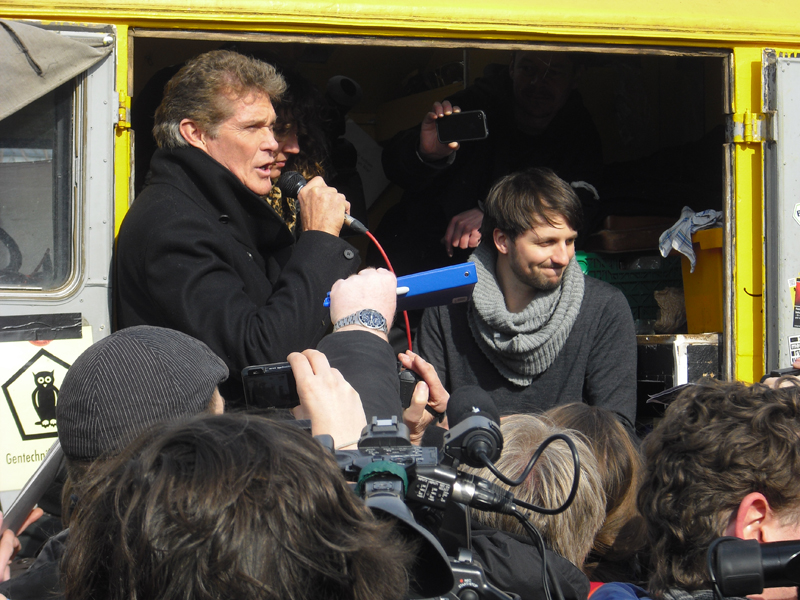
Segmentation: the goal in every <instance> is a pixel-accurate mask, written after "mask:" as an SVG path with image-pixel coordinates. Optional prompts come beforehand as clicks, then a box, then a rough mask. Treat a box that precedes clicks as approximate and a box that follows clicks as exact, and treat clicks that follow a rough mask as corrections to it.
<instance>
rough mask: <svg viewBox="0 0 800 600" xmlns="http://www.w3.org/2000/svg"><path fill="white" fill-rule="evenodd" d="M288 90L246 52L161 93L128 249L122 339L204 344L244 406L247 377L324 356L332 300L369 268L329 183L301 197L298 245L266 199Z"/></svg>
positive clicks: (185, 71)
mask: <svg viewBox="0 0 800 600" xmlns="http://www.w3.org/2000/svg"><path fill="white" fill-rule="evenodd" d="M285 88H286V85H285V82H284V81H283V79H282V77H281V76H280V75H279V74H278V73H277V72H276V71H275V69H274V68H273V67H272V66H271V65H268V64H266V63H263V62H261V61H258V60H255V59H252V58H248V57H245V56H243V55H240V54H237V53H235V52H231V51H226V50H218V51H213V52H208V53H206V54H202V55H200V56H198V57H196V58H194V59H193V60H191V61H189V62H188V63H187V64H186V66H184V67H183V68H182V69H181V70H180V71H179V72H178V73H177V74H176V75H175V76H174V77H173V78H172V79H171V80H170V82H169V83H168V84H167V86H166V88H165V90H164V99H163V101H162V103H161V105H160V106H159V108H158V110H157V111H156V116H155V127H154V129H153V135H154V137H155V139H156V142H157V143H158V146H159V150H157V151H156V153H155V155H154V156H153V159H152V161H151V164H150V175H149V179H148V185H147V187H146V188H145V189H144V190H143V191H142V193H141V194H140V195H139V196H138V197H137V199H136V201H135V202H134V204H133V205H132V207H131V209H130V210H129V212H128V214H127V215H126V217H125V220H124V221H123V223H122V226H121V228H120V232H119V237H118V241H117V255H116V279H115V289H116V292H117V296H116V319H117V325H118V327H120V328H124V327H129V326H132V325H142V324H148V325H157V326H161V327H169V328H172V329H177V330H179V331H183V332H185V333H188V334H189V335H192V336H193V337H195V338H197V339H200V340H202V341H204V342H205V343H206V344H207V345H208V346H209V347H210V348H211V349H212V350H213V351H214V352H215V353H216V354H217V355H219V356H220V357H221V358H222V359H223V360H224V361H225V363H226V364H227V365H228V367H229V369H230V371H231V377H230V379H229V380H228V382H226V384H225V385H224V386H223V387H222V389H221V392H222V395H223V396H224V397H225V398H226V400H227V401H228V402H229V403H233V404H234V405H235V404H236V403H237V401H238V400H239V399H240V398H241V397H242V388H241V379H240V372H241V370H242V368H244V367H245V366H248V365H253V364H263V363H272V362H279V361H284V360H286V357H287V355H288V354H289V353H291V352H294V351H300V350H304V349H306V348H311V347H314V346H316V344H317V343H318V342H319V341H320V339H321V338H322V336H323V335H324V333H325V331H326V329H327V327H328V325H329V323H330V317H329V314H328V309H326V308H324V307H323V301H324V299H325V294H326V293H327V292H328V290H330V288H331V285H332V284H333V283H334V282H335V281H336V280H337V279H342V278H346V277H347V276H348V275H350V274H352V273H355V272H356V270H357V268H358V265H359V258H358V253H357V251H356V250H355V249H354V248H353V247H352V246H350V245H349V244H348V243H347V242H345V241H343V240H341V239H339V237H338V235H339V231H340V229H341V227H342V224H343V221H344V215H345V213H346V212H347V211H348V210H349V204H348V203H347V201H346V200H345V198H344V196H343V195H342V194H339V193H337V191H336V190H335V189H334V188H331V187H328V186H327V185H326V184H325V182H324V181H323V180H322V179H321V178H314V179H312V180H311V181H309V182H308V184H307V185H306V187H305V188H303V190H302V191H301V192H300V194H299V198H298V200H299V204H300V209H301V212H302V230H301V232H300V235H299V237H298V238H297V239H296V238H295V237H294V236H293V235H292V234H291V233H290V231H289V229H288V228H287V226H286V224H285V223H284V222H283V220H282V219H281V218H280V217H279V216H278V214H277V213H276V212H275V211H274V210H273V209H272V208H271V207H270V206H269V204H268V203H267V202H265V201H264V200H263V197H264V196H266V194H267V193H268V192H269V190H270V187H271V182H270V178H269V173H270V165H271V164H272V163H273V162H274V160H275V158H274V152H275V151H276V149H277V147H278V145H277V142H276V141H275V138H274V136H273V132H272V127H273V124H274V122H275V110H274V107H273V103H275V102H277V101H278V100H279V99H280V97H281V94H282V93H283V92H284V91H285Z"/></svg>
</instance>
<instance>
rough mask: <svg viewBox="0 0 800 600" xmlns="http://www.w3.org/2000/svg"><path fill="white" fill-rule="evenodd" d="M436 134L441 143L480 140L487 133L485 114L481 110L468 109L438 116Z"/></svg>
mask: <svg viewBox="0 0 800 600" xmlns="http://www.w3.org/2000/svg"><path fill="white" fill-rule="evenodd" d="M436 135H437V136H438V138H439V141H440V142H441V143H442V144H449V143H450V142H467V141H470V140H482V139H484V138H486V137H487V136H488V135H489V128H488V127H487V126H486V114H485V113H484V112H483V111H482V110H468V111H465V112H459V113H453V114H451V115H447V116H444V117H439V118H438V119H436Z"/></svg>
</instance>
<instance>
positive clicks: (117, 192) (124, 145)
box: [114, 25, 131, 234]
mask: <svg viewBox="0 0 800 600" xmlns="http://www.w3.org/2000/svg"><path fill="white" fill-rule="evenodd" d="M117 92H118V93H119V97H120V99H121V102H120V106H121V107H123V108H124V107H125V106H126V105H127V106H128V107H129V106H130V103H129V102H128V28H127V26H125V25H119V26H117ZM124 112H127V111H124ZM124 112H123V111H121V115H120V120H122V114H124ZM126 120H127V119H126ZM130 180H131V134H130V129H129V128H127V127H117V129H116V131H115V139H114V233H115V234H116V232H117V231H119V226H120V224H121V223H122V217H124V216H125V213H126V212H128V196H129V194H130Z"/></svg>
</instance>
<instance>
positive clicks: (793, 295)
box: [762, 49, 800, 371]
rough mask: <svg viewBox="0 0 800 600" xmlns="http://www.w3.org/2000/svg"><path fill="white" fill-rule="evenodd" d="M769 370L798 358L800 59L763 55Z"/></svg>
mask: <svg viewBox="0 0 800 600" xmlns="http://www.w3.org/2000/svg"><path fill="white" fill-rule="evenodd" d="M762 67H763V69H762V73H763V88H764V98H763V102H764V112H765V114H766V116H767V117H766V120H765V128H764V129H765V137H766V138H767V140H768V141H767V142H766V143H765V150H764V190H765V207H764V246H765V247H764V252H765V264H766V271H765V281H766V283H765V290H764V293H765V294H766V301H765V307H766V319H765V321H766V322H765V325H766V363H767V364H766V369H767V371H769V370H770V369H775V368H782V367H788V366H790V365H791V363H792V361H793V360H794V359H795V358H798V357H800V294H798V293H797V290H798V282H800V57H798V56H797V55H795V54H791V55H790V54H786V53H782V52H777V51H775V50H770V49H767V50H765V51H764V53H763V59H762Z"/></svg>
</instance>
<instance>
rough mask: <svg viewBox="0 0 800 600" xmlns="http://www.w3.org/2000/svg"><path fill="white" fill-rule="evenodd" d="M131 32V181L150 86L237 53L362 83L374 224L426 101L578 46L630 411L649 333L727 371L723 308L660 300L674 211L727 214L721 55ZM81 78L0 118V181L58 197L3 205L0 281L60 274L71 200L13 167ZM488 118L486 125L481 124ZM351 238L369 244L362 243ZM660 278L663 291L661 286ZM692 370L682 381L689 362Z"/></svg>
mask: <svg viewBox="0 0 800 600" xmlns="http://www.w3.org/2000/svg"><path fill="white" fill-rule="evenodd" d="M129 33H130V36H131V37H130V38H129V47H128V57H129V67H130V68H129V74H128V76H129V81H128V93H129V94H130V95H131V96H132V109H131V116H132V119H131V120H132V125H133V140H134V149H135V152H134V165H133V177H134V185H133V186H132V189H133V187H135V188H139V187H140V186H141V185H142V182H143V180H144V177H145V175H146V173H147V168H148V164H147V163H148V154H147V152H152V145H153V142H152V136H151V133H150V131H149V127H148V126H147V123H148V117H149V118H152V115H151V114H150V115H148V114H147V113H148V112H149V111H153V110H154V108H155V106H154V105H152V100H151V105H150V107H149V108H148V105H147V103H146V102H143V101H142V98H144V97H146V96H147V95H148V94H150V95H152V88H153V87H154V86H155V88H156V89H158V87H159V86H162V85H163V82H164V81H166V79H164V77H165V74H170V73H173V72H175V70H176V69H177V67H179V66H180V65H182V64H183V63H184V62H185V61H186V60H188V59H189V58H191V57H193V56H195V55H197V54H200V53H202V52H205V51H208V50H212V49H217V48H223V47H225V48H233V49H237V50H239V51H241V52H244V53H251V54H254V55H256V56H259V57H261V58H266V59H269V60H272V61H275V62H277V63H279V64H281V65H283V66H284V67H289V68H291V69H293V70H294V71H296V72H298V73H299V74H301V75H302V76H303V77H305V78H306V79H307V80H308V81H310V82H311V83H313V84H314V85H315V86H316V87H317V88H318V89H319V90H320V91H321V93H322V94H324V93H325V92H326V90H327V89H328V85H329V82H330V81H331V80H332V78H336V77H337V76H344V77H347V78H350V79H352V80H353V81H355V82H356V83H357V84H358V86H359V87H360V90H361V91H360V94H358V95H357V97H358V101H357V103H355V104H354V105H353V106H350V107H347V109H346V111H345V112H346V114H344V119H345V121H346V127H345V133H344V137H345V138H346V139H347V140H348V141H350V142H352V144H353V145H354V146H355V148H356V149H357V151H358V157H357V160H358V162H357V164H358V170H359V173H360V175H361V179H362V181H363V185H364V193H365V198H366V204H367V209H368V225H369V227H370V229H371V230H373V231H374V230H375V229H376V227H377V226H378V224H379V222H380V219H381V217H382V216H383V214H384V213H385V212H386V211H387V210H388V209H389V208H390V207H391V206H392V205H393V204H395V203H396V202H398V201H399V199H400V197H401V194H402V190H401V189H399V188H398V187H397V186H396V185H394V184H392V183H390V182H389V181H388V180H387V179H386V178H385V177H384V175H383V172H382V169H381V164H380V154H381V148H382V145H384V144H385V143H386V142H387V141H388V140H390V139H391V138H392V136H393V135H395V134H396V133H397V132H399V131H402V130H404V129H407V128H409V127H413V126H415V125H417V124H418V123H419V122H420V121H421V119H422V117H423V116H424V114H425V113H426V112H427V110H428V109H429V107H430V106H431V105H432V103H433V102H434V101H436V100H441V99H443V98H445V97H446V96H448V95H449V94H452V93H454V92H456V91H458V90H460V89H462V88H463V87H465V86H466V85H469V84H471V83H473V82H474V81H475V80H476V79H477V78H479V77H482V76H485V75H487V74H490V73H492V72H493V71H494V70H497V69H505V68H508V65H509V63H510V61H511V58H512V55H513V52H514V51H515V50H520V49H531V50H536V49H547V50H550V51H564V52H577V53H580V56H581V60H580V64H581V67H580V76H579V79H578V83H577V87H578V90H579V91H580V93H581V96H582V98H583V102H584V104H585V106H586V108H587V109H588V110H589V112H590V113H591V115H592V118H593V120H594V123H595V126H596V128H597V130H598V132H599V134H600V136H601V139H602V146H603V150H602V152H603V156H602V163H603V165H604V169H603V175H602V177H601V179H600V181H599V182H598V185H597V186H596V187H597V188H598V191H599V193H600V197H601V203H602V206H603V214H602V215H601V216H602V218H600V219H598V220H597V222H596V226H595V228H594V231H593V232H592V233H591V234H590V235H589V236H588V237H587V238H586V239H585V240H582V242H581V246H580V248H581V250H582V252H583V254H582V255H581V265H582V267H583V268H584V271H585V272H587V273H588V274H589V275H592V276H595V277H598V278H600V279H604V280H606V281H609V282H610V283H612V284H614V285H617V287H620V289H622V290H623V292H624V293H625V295H626V297H627V298H628V300H629V303H630V304H631V310H632V313H633V316H634V319H635V321H636V326H637V333H639V334H640V339H639V343H640V346H644V350H643V349H642V348H640V378H639V379H640V388H641V390H642V391H641V395H642V398H643V400H642V403H640V410H641V408H643V407H644V399H646V398H647V396H648V395H649V394H652V393H655V392H658V391H661V390H663V389H666V388H669V387H672V385H674V384H676V383H680V381H677V380H676V378H675V375H674V373H672V372H671V371H670V369H669V368H666V367H665V368H664V369H661V367H658V366H656V367H653V369H651V371H652V372H648V371H647V369H649V368H650V367H647V366H645V367H643V366H642V364H643V363H647V360H646V358H647V357H646V354H647V348H649V347H650V346H648V340H651V341H652V340H657V339H658V337H659V334H661V335H666V336H672V335H677V334H687V333H688V334H693V333H704V334H705V333H711V334H714V335H715V336H716V337H715V338H714V339H715V340H717V341H715V342H714V343H713V344H712V345H713V346H714V350H713V352H711V353H707V354H706V355H704V356H703V357H702V358H701V359H700V362H699V364H698V366H697V368H696V371H697V372H696V373H694V375H696V376H700V375H713V376H720V377H725V376H726V368H727V367H726V365H725V360H724V358H723V356H722V348H723V345H724V344H723V340H722V333H723V330H724V327H723V325H722V321H721V317H720V320H719V321H716V322H712V323H708V322H704V323H701V324H698V323H694V324H692V323H689V324H687V321H686V317H685V312H681V308H680V306H679V307H677V308H671V307H670V304H669V295H670V293H672V297H673V298H674V297H677V303H678V304H679V305H681V304H683V291H682V289H683V281H684V278H683V277H682V270H681V258H680V256H677V255H675V256H669V257H667V258H666V259H664V258H662V257H661V255H660V253H659V251H658V238H659V235H660V234H661V233H662V232H663V231H664V230H666V229H668V228H669V227H671V226H672V225H673V224H674V223H675V222H676V221H677V220H678V218H679V217H680V215H681V210H682V209H683V207H689V208H691V209H692V210H693V211H695V212H699V211H703V210H707V209H713V210H716V211H722V212H723V213H724V214H725V218H726V219H730V218H731V217H732V215H730V214H727V213H729V212H730V209H728V208H726V206H727V204H728V201H727V200H728V198H727V195H728V194H729V192H728V191H727V190H728V189H729V188H730V181H729V180H728V178H729V175H728V174H729V173H730V172H731V171H730V168H729V164H728V163H729V161H730V158H729V153H728V151H727V150H726V134H725V126H726V116H727V115H728V114H729V113H731V112H732V110H731V99H730V98H731V75H730V72H731V52H730V50H728V49H725V48H719V49H713V48H712V49H709V48H677V47H655V46H640V47H636V46H592V47H588V46H579V45H547V44H541V43H537V44H527V43H522V42H514V43H512V42H476V41H466V40H435V39H429V40H423V39H399V38H398V39H395V38H346V37H312V36H291V35H271V34H257V33H232V32H212V31H208V32H198V31H180V30H156V29H143V28H132V29H131V30H130V31H129ZM75 89H77V87H76V86H75V85H74V83H73V84H65V86H62V87H61V88H58V89H56V90H55V91H54V92H51V93H50V94H48V95H47V96H45V97H44V98H42V99H40V100H38V101H36V102H35V103H33V104H31V105H30V106H29V107H27V108H26V109H23V111H21V112H19V113H18V114H17V115H16V116H15V118H13V119H4V120H2V121H0V189H3V188H5V189H6V190H8V189H10V188H8V187H7V183H8V182H6V183H3V182H4V181H5V179H4V177H6V178H9V177H10V178H12V179H13V181H15V182H17V183H16V184H15V185H17V186H18V187H20V186H21V184H22V183H24V182H25V181H36V182H38V185H39V187H45V188H47V189H40V190H38V191H37V192H36V193H35V194H33V192H30V193H28V192H26V195H20V196H19V198H32V197H33V196H36V197H39V198H46V200H43V201H42V202H44V203H45V204H46V203H49V202H51V199H52V203H53V204H52V205H53V207H54V209H53V211H52V212H51V211H49V210H47V207H46V206H45V205H44V204H43V205H42V206H41V207H40V209H37V210H36V212H37V214H40V215H43V217H42V218H43V219H44V220H45V221H46V222H42V223H39V222H38V221H37V220H36V219H18V218H16V217H15V216H14V215H15V212H19V211H22V210H26V212H30V211H31V209H32V208H33V206H35V205H32V204H31V203H30V201H29V200H25V201H22V200H19V201H15V202H12V201H7V200H4V203H3V211H2V213H0V242H2V243H0V287H3V288H11V289H13V288H15V287H24V288H25V289H37V288H38V289H48V288H52V287H56V286H57V285H59V281H62V280H63V278H64V277H66V273H67V272H68V269H67V268H66V267H65V266H64V265H63V264H62V263H61V262H60V261H59V258H58V256H60V255H61V254H64V252H66V250H65V249H64V248H66V247H67V246H68V245H69V244H70V243H71V242H70V238H69V232H70V231H71V230H72V227H71V225H70V223H69V222H68V213H69V211H68V210H66V208H65V207H66V206H67V205H68V204H69V202H70V201H71V198H72V195H71V193H70V189H69V187H64V182H63V180H62V179H59V177H58V176H57V175H53V174H52V173H58V172H59V169H61V167H58V166H56V168H52V165H51V166H50V167H47V169H46V170H47V173H45V174H44V175H42V174H35V175H34V176H32V177H28V176H24V177H22V176H21V175H20V169H23V168H24V169H40V170H41V169H43V168H44V166H43V165H41V164H40V163H42V161H45V162H46V161H51V162H52V161H53V160H56V161H57V160H59V159H58V158H57V157H58V156H59V155H60V156H64V155H66V154H67V152H64V150H66V149H68V148H71V147H75V140H74V139H73V138H72V137H71V136H70V134H69V130H70V124H71V125H73V126H75V123H76V122H79V121H80V119H81V118H82V117H80V114H81V111H80V110H79V108H80V106H81V102H83V100H81V99H80V94H79V93H78V92H75V94H72V93H70V90H75ZM148 90H150V91H149V92H148ZM43 115H44V118H42V116H43ZM143 117H145V118H144V119H143ZM489 128H490V135H491V124H489ZM148 146H150V148H151V149H150V150H148ZM59 149H60V150H59ZM26 153H27V154H26ZM54 157H55V158H54ZM70 164H71V163H70ZM12 165H13V166H12ZM68 166H69V165H68ZM6 173H10V174H11V175H8V176H6V175H4V174H6ZM21 177H22V178H21ZM26 185H27V184H26ZM20 189H21V187H20ZM28 189H29V190H30V189H31V188H28ZM31 194H33V196H31ZM65 203H66V204H65ZM59 211H61V212H59ZM62 213H63V214H62ZM65 219H66V220H65ZM9 240H10V241H9ZM355 243H356V244H357V245H358V244H361V245H362V249H363V248H366V245H367V240H366V239H363V240H356V242H355ZM720 246H722V244H721V243H720ZM59 248H62V250H61V252H60V253H59V250H58V249H59ZM721 252H722V249H721V248H720V249H719V253H720V254H721ZM67 254H68V252H67ZM18 275H19V276H18ZM719 281H720V283H719V287H720V289H716V290H713V291H714V293H715V294H716V295H717V296H718V297H719V306H720V308H719V310H717V309H716V305H714V306H713V307H712V308H713V309H714V310H713V311H712V312H714V313H717V314H718V315H719V314H721V313H722V308H721V306H722V293H723V290H722V289H721V286H722V283H721V281H722V278H721V276H720V278H719ZM667 288H670V289H671V290H672V292H669V291H668V292H664V290H665V289H667ZM656 292H663V293H662V294H661V296H664V298H662V301H663V302H661V303H660V302H659V300H657V299H656ZM676 295H677V296H676ZM714 302H716V300H714ZM662 309H663V310H662ZM654 344H655V345H653V348H652V349H653V355H654V356H655V355H656V354H658V355H659V356H660V355H661V354H664V355H665V356H666V354H669V361H672V362H674V361H673V355H674V349H670V350H665V349H664V350H662V349H660V348H658V347H657V346H658V344H657V343H655V342H654ZM643 352H644V355H643V354H642V353H643ZM643 356H644V358H645V360H644V361H643ZM659 360H660V359H659ZM689 371H690V374H689V377H690V380H691V377H692V373H691V365H690V369H689ZM647 410H650V408H647Z"/></svg>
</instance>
